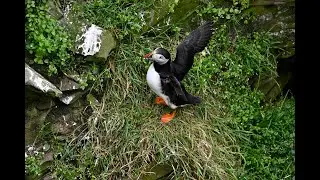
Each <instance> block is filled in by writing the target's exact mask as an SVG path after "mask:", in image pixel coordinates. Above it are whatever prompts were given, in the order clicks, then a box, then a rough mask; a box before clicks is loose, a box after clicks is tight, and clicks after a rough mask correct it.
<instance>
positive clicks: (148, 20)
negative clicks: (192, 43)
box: [140, 0, 201, 32]
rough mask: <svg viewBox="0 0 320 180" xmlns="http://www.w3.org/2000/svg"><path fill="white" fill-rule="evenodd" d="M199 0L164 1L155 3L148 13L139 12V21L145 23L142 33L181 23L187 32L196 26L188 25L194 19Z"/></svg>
mask: <svg viewBox="0 0 320 180" xmlns="http://www.w3.org/2000/svg"><path fill="white" fill-rule="evenodd" d="M200 3H201V2H200V0H175V1H171V0H164V1H156V2H155V4H154V8H153V9H152V10H151V11H150V12H147V11H146V12H141V13H140V16H141V21H143V22H144V21H145V23H144V26H143V32H146V31H148V30H150V28H151V27H162V26H166V25H169V24H177V23H182V22H188V23H184V24H187V26H190V27H185V26H184V27H185V28H189V30H191V29H194V28H195V27H196V26H198V25H197V24H196V23H190V22H191V21H193V19H194V18H197V17H198V16H193V15H194V14H195V13H196V12H195V10H196V8H197V6H199V4H200Z"/></svg>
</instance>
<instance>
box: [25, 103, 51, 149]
mask: <svg viewBox="0 0 320 180" xmlns="http://www.w3.org/2000/svg"><path fill="white" fill-rule="evenodd" d="M49 112H50V109H49V110H46V111H38V110H37V109H36V107H34V106H30V107H28V109H27V110H26V113H25V114H26V117H27V118H28V121H27V122H26V123H25V144H33V143H34V141H35V139H36V137H37V135H38V132H39V131H40V129H41V127H42V125H43V122H44V121H45V119H46V117H47V115H48V113H49Z"/></svg>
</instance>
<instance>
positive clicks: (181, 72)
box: [144, 21, 213, 123]
mask: <svg viewBox="0 0 320 180" xmlns="http://www.w3.org/2000/svg"><path fill="white" fill-rule="evenodd" d="M212 33H213V24H212V22H210V21H208V22H205V23H204V24H203V25H201V26H199V27H198V28H197V29H195V30H193V31H192V32H191V33H190V34H189V35H188V36H187V37H186V39H185V40H184V41H183V42H182V43H180V44H179V45H178V47H177V49H176V58H175V60H174V61H171V56H170V53H169V52H168V51H167V50H166V49H164V48H156V49H155V50H153V51H152V52H150V53H148V54H146V55H144V58H145V59H147V60H149V61H151V62H152V64H151V65H150V67H149V69H148V72H147V76H146V79H147V83H148V85H149V87H150V89H151V90H152V91H153V92H155V93H156V94H157V95H158V96H157V97H156V99H155V103H156V104H162V105H166V106H169V107H170V108H171V109H172V110H173V111H172V112H170V113H166V114H164V115H163V116H162V117H161V121H162V122H163V123H168V122H170V121H171V120H172V119H173V118H174V116H175V114H176V109H177V108H178V107H184V106H186V105H196V104H199V103H200V102H201V99H200V98H199V97H197V96H193V95H191V94H189V93H188V92H187V91H186V89H185V87H184V85H183V84H182V83H181V81H182V80H183V78H184V77H185V75H186V74H187V73H188V72H189V70H190V69H191V67H192V65H193V61H194V56H195V54H196V53H198V52H201V51H203V50H204V49H205V47H206V46H207V44H208V43H209V40H210V38H211V36H212Z"/></svg>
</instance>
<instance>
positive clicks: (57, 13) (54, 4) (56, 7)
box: [47, 0, 63, 20]
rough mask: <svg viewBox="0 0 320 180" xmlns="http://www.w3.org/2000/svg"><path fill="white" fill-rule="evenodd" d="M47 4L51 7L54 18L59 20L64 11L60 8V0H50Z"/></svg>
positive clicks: (49, 10)
mask: <svg viewBox="0 0 320 180" xmlns="http://www.w3.org/2000/svg"><path fill="white" fill-rule="evenodd" d="M47 4H48V8H49V9H48V12H49V14H50V15H51V16H52V17H53V18H55V19H56V20H59V19H61V18H62V17H63V12H62V11H61V9H60V7H61V5H60V2H59V1H58V0H49V1H48V2H47Z"/></svg>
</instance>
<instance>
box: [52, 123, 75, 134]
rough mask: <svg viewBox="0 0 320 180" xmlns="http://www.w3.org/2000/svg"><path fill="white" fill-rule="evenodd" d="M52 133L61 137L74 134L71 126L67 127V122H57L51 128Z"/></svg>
mask: <svg viewBox="0 0 320 180" xmlns="http://www.w3.org/2000/svg"><path fill="white" fill-rule="evenodd" d="M51 130H52V132H54V133H57V134H60V135H67V134H69V133H71V132H72V127H71V125H70V126H69V125H67V124H66V123H65V122H61V121H59V122H56V123H54V124H53V125H52V127H51Z"/></svg>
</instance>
